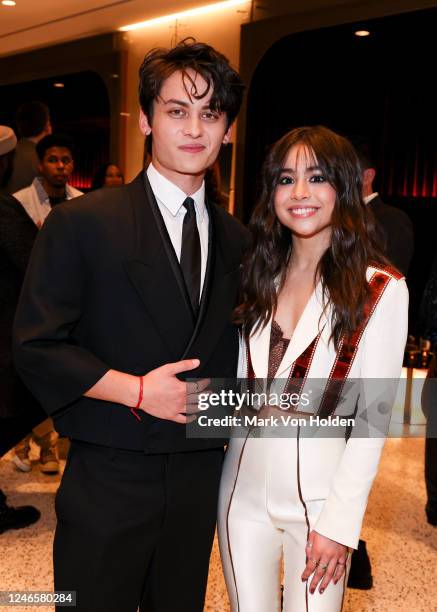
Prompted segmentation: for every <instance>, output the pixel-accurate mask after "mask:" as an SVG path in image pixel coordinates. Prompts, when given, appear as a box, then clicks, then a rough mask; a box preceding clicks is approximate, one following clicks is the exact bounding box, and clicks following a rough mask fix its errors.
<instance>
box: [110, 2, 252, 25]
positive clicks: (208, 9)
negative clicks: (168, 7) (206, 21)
mask: <svg viewBox="0 0 437 612" xmlns="http://www.w3.org/2000/svg"><path fill="white" fill-rule="evenodd" d="M248 2H249V0H225V2H216V3H215V4H207V5H205V6H198V7H197V8H193V9H189V10H187V11H181V12H180V13H172V14H171V15H163V16H162V17H155V19H147V20H146V21H140V22H139V23H131V24H130V25H126V26H123V27H122V28H120V30H121V31H122V32H128V31H129V30H137V29H138V28H146V27H148V26H153V25H158V24H160V23H165V22H166V21H174V20H175V19H180V18H183V17H192V16H194V15H205V14H206V13H212V12H213V11H218V10H220V9H226V8H231V7H232V6H239V5H240V4H247V3H248Z"/></svg>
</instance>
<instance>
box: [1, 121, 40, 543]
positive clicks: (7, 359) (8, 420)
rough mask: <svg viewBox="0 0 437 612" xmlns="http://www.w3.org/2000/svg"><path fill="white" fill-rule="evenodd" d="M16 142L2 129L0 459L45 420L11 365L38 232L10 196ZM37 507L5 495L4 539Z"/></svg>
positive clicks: (36, 516)
mask: <svg viewBox="0 0 437 612" xmlns="http://www.w3.org/2000/svg"><path fill="white" fill-rule="evenodd" d="M16 143H17V139H16V137H15V134H14V132H13V130H11V128H9V127H6V126H4V125H0V457H1V456H2V455H4V454H5V453H6V452H7V451H8V450H9V449H10V448H12V447H13V445H14V444H15V443H16V442H17V441H18V440H19V439H20V438H22V437H23V435H24V434H25V433H27V432H28V431H29V430H30V429H31V428H32V426H33V425H35V424H36V423H38V422H40V421H41V420H43V419H44V418H45V416H44V414H43V412H42V410H41V408H40V407H39V405H38V404H37V402H36V401H35V400H34V398H33V397H32V396H31V395H30V393H29V392H28V391H27V389H25V387H24V385H23V383H22V382H21V380H20V379H19V377H18V376H17V374H16V372H15V369H14V367H13V365H12V346H11V336H12V322H13V318H14V314H15V309H16V305H17V301H18V296H19V293H20V289H21V284H22V282H23V277H24V272H25V269H26V266H27V262H28V259H29V256H30V251H31V248H32V245H33V242H34V240H35V238H36V234H37V229H36V227H35V225H34V224H33V223H32V221H31V220H30V219H29V217H28V216H27V214H26V213H25V211H24V210H23V208H22V207H21V205H20V203H19V202H17V201H16V200H15V199H14V198H13V197H12V196H11V195H9V194H8V193H7V191H6V184H7V181H8V177H9V176H10V174H11V167H12V159H13V152H14V148H15V145H16ZM39 517H40V513H39V511H38V510H37V509H36V508H34V507H33V506H18V507H15V508H14V507H11V506H9V505H8V504H7V502H6V495H5V494H4V492H3V491H2V490H1V489H0V534H2V533H4V532H5V531H7V530H8V529H20V528H22V527H27V526H28V525H32V524H33V523H35V522H36V521H37V520H38V519H39Z"/></svg>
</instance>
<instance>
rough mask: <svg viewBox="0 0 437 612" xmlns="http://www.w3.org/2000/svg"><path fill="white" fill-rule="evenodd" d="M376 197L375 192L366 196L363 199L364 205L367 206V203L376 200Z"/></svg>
mask: <svg viewBox="0 0 437 612" xmlns="http://www.w3.org/2000/svg"><path fill="white" fill-rule="evenodd" d="M377 195H378V192H377V191H374V192H373V193H371V194H370V195H368V196H366V197H365V198H363V200H364V204H368V203H369V202H371V201H372V200H374V199H375V198H376V196H377Z"/></svg>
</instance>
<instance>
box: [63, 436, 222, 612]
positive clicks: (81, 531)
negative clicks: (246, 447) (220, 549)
mask: <svg viewBox="0 0 437 612" xmlns="http://www.w3.org/2000/svg"><path fill="white" fill-rule="evenodd" d="M222 462H223V449H221V448H220V449H214V450H207V451H198V452H189V453H178V454H163V455H145V454H143V453H141V452H131V451H122V450H117V449H111V448H106V447H102V446H94V445H90V444H85V443H81V442H74V441H73V442H72V444H71V448H70V453H69V456H68V461H67V465H66V468H65V472H64V476H63V479H62V482H61V486H60V488H59V491H58V494H57V497H56V514H57V517H58V525H57V528H56V534H55V541H54V565H55V589H56V590H58V591H70V590H71V591H76V592H77V608H76V609H77V610H78V612H79V611H80V612H136V611H137V607H138V606H139V605H140V602H141V601H142V604H141V611H142V612H202V610H203V606H204V598H205V591H206V583H207V578H208V564H209V556H210V552H211V546H212V542H213V537H214V530H215V521H216V509H217V497H218V486H219V481H220V473H221V468H222ZM60 610H61V609H60V608H59V611H60Z"/></svg>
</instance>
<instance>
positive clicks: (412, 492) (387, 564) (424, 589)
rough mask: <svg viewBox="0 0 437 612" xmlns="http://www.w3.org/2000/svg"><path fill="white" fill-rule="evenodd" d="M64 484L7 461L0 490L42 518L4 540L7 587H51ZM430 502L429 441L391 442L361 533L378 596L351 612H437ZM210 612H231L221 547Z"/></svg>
mask: <svg viewBox="0 0 437 612" xmlns="http://www.w3.org/2000/svg"><path fill="white" fill-rule="evenodd" d="M58 484H59V477H58V476H44V475H43V474H41V473H40V472H39V470H38V468H37V466H36V465H35V467H34V468H33V471H32V472H31V473H30V474H23V473H20V472H17V471H16V470H15V468H14V466H13V465H12V463H11V462H10V458H9V456H6V457H4V458H3V459H2V460H0V485H1V488H2V489H4V491H5V492H6V493H7V495H8V502H9V503H10V504H11V505H22V504H33V505H35V506H37V507H38V508H39V509H40V511H41V513H42V518H41V520H40V521H39V522H38V523H36V524H35V525H33V526H32V527H28V528H27V529H23V530H20V531H8V532H6V533H4V534H3V535H0V590H14V591H16V590H48V591H51V590H52V588H53V586H52V566H51V546H52V540H53V530H54V526H55V518H54V510H53V500H54V495H55V492H56V489H57V486H58ZM424 504H425V488H424V482H423V440H422V439H413V438H411V439H391V440H389V441H388V442H387V445H386V448H385V452H384V455H383V459H382V464H381V469H380V472H379V475H378V477H377V480H376V482H375V485H374V487H373V489H372V493H371V497H370V501H369V506H368V511H367V514H366V519H365V526H364V530H363V534H362V537H363V538H364V539H365V540H366V541H367V547H368V550H369V553H370V557H371V560H372V566H373V575H374V585H375V586H374V588H373V589H372V590H371V591H354V590H348V592H347V596H346V602H345V607H344V612H352V611H354V612H425V611H426V612H435V611H437V594H436V592H435V585H436V582H437V528H432V527H430V526H429V525H428V524H427V523H426V520H425V515H424ZM35 609H37V610H39V611H40V612H49V611H50V612H52V611H53V608H49V607H38V608H34V607H14V608H11V612H12V610H29V612H32V610H35ZM1 610H7V608H5V607H2V608H1ZM120 612H123V611H122V610H120ZM205 612H229V606H228V601H227V596H226V590H225V586H224V582H223V576H222V573H221V568H220V559H219V555H218V550H217V546H216V545H215V546H214V550H213V555H212V559H211V567H210V577H209V584H208V594H207V602H206V606H205ZM266 612H270V611H268V610H266ZM296 612H302V611H300V610H296Z"/></svg>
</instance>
